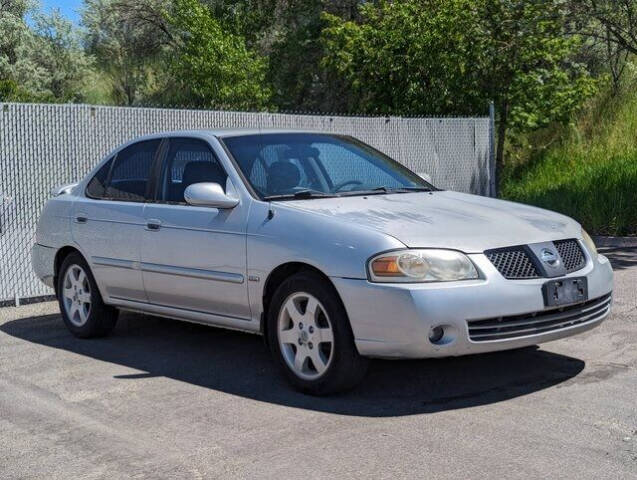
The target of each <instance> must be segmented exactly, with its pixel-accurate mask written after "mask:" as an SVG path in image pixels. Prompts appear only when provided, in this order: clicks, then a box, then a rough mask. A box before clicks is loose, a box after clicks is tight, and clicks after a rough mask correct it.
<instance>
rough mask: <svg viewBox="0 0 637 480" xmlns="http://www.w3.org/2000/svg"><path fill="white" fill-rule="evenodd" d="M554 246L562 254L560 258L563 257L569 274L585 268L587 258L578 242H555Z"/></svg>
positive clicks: (571, 240)
mask: <svg viewBox="0 0 637 480" xmlns="http://www.w3.org/2000/svg"><path fill="white" fill-rule="evenodd" d="M553 244H554V245H555V248H556V249H557V252H558V253H559V254H560V257H562V263H563V264H564V267H565V268H566V271H567V272H568V273H571V272H574V271H576V270H579V269H580V268H584V265H586V258H585V257H584V252H582V248H581V247H580V246H579V243H578V241H577V240H575V239H570V240H558V241H556V242H553Z"/></svg>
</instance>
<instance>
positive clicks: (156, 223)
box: [141, 138, 250, 320]
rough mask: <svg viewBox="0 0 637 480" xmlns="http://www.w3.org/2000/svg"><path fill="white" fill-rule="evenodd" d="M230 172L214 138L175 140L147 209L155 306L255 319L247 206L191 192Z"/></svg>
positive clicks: (145, 254) (148, 282)
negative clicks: (202, 200) (205, 199)
mask: <svg viewBox="0 0 637 480" xmlns="http://www.w3.org/2000/svg"><path fill="white" fill-rule="evenodd" d="M198 182H215V183H219V184H220V185H221V186H222V187H223V188H224V189H225V188H226V184H227V175H226V172H225V171H224V169H223V167H222V166H221V164H220V163H219V161H218V159H217V157H216V155H215V154H214V152H213V151H212V149H211V148H210V146H209V145H208V143H207V142H205V141H204V140H200V139H193V138H173V139H170V143H169V146H168V152H167V154H166V158H165V161H164V164H163V167H162V173H161V177H160V179H159V182H158V186H157V201H156V202H155V203H148V204H147V205H146V207H145V209H144V217H145V221H146V223H147V225H146V228H145V230H144V231H143V236H142V239H143V241H142V249H141V261H142V263H141V268H142V273H143V279H144V286H145V288H146V293H147V295H148V301H149V302H150V303H152V304H155V305H160V306H165V307H173V308H179V309H184V310H188V311H190V312H200V313H208V314H213V315H218V316H223V317H229V318H230V319H238V320H249V319H250V308H249V304H248V291H247V284H246V283H247V278H246V217H247V208H245V204H243V203H239V204H238V205H237V206H236V207H235V208H233V209H217V208H210V207H195V206H192V205H187V204H186V202H185V201H184V190H185V189H186V187H187V186H188V185H191V184H193V183H198Z"/></svg>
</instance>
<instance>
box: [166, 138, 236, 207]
mask: <svg viewBox="0 0 637 480" xmlns="http://www.w3.org/2000/svg"><path fill="white" fill-rule="evenodd" d="M227 178H228V175H227V174H226V172H225V170H224V169H223V167H222V166H221V164H220V163H219V160H218V159H217V156H216V155H215V154H214V152H213V151H212V149H211V148H210V146H209V145H208V144H207V143H206V142H205V141H203V140H199V139H196V138H171V139H170V146H169V149H168V154H167V156H166V162H165V164H164V172H163V175H162V182H161V185H162V188H161V190H160V201H163V202H166V203H177V204H184V205H185V204H186V201H185V200H184V192H185V191H186V188H188V186H190V185H192V184H193V183H201V182H213V183H218V184H219V185H221V188H222V189H223V190H224V191H225V189H226V180H227Z"/></svg>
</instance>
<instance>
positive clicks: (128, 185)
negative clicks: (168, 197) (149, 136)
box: [106, 140, 160, 202]
mask: <svg viewBox="0 0 637 480" xmlns="http://www.w3.org/2000/svg"><path fill="white" fill-rule="evenodd" d="M159 143H160V140H148V141H144V142H139V143H135V144H133V145H131V146H129V147H126V148H125V149H124V150H122V151H121V152H119V153H118V154H117V157H115V160H114V164H113V168H112V170H111V174H110V179H109V180H108V185H107V187H106V197H108V198H109V199H111V200H123V201H129V202H143V201H145V200H146V193H147V190H148V181H149V179H150V177H151V169H152V167H153V160H154V159H155V152H156V151H157V147H159Z"/></svg>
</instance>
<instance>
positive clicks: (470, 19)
mask: <svg viewBox="0 0 637 480" xmlns="http://www.w3.org/2000/svg"><path fill="white" fill-rule="evenodd" d="M566 13H567V11H566V10H565V9H564V8H563V2H561V1H559V0H542V1H534V2H521V1H517V0H475V1H474V0H427V1H421V0H405V1H401V2H390V1H387V0H381V1H379V2H377V3H367V4H364V5H363V6H362V8H361V16H362V22H352V21H349V22H348V21H343V20H342V19H340V18H338V17H336V16H333V15H325V19H326V21H327V22H328V23H329V26H328V28H326V29H325V30H324V37H323V38H324V42H325V45H326V49H327V52H328V53H327V55H326V57H325V59H324V65H325V66H326V67H327V68H329V69H331V70H333V71H335V72H336V73H338V74H340V75H343V76H345V77H346V78H347V79H348V80H349V82H350V84H351V86H352V88H353V89H354V91H355V92H356V96H355V98H354V99H353V101H354V105H353V106H354V108H355V109H358V110H363V111H369V112H379V113H397V114H400V113H403V114H404V113H408V114H419V113H420V112H423V111H426V112H431V113H439V114H449V113H454V114H466V113H475V112H479V111H485V110H486V105H487V102H488V101H489V100H493V101H494V102H495V103H496V107H497V111H498V112H499V127H500V128H499V141H500V142H501V143H499V145H498V158H499V159H500V160H501V159H502V154H503V148H504V140H505V134H506V132H507V129H509V128H512V129H513V130H514V131H516V132H523V131H528V130H530V129H535V128H539V127H543V126H546V125H548V124H549V123H550V122H552V121H562V122H563V121H567V120H568V118H569V117H570V115H571V113H572V112H573V110H574V109H575V108H576V107H577V106H578V105H580V104H581V102H582V100H583V99H585V98H586V97H588V96H590V95H591V94H592V93H593V92H594V86H595V84H594V81H592V80H591V78H590V76H589V75H588V72H587V71H586V69H585V68H584V66H583V65H578V64H576V63H574V62H573V61H572V59H571V56H572V55H573V54H574V52H575V51H576V49H577V48H578V46H579V39H578V38H577V37H574V36H567V35H566V34H565V32H566V24H567V20H568V19H567V15H566Z"/></svg>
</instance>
